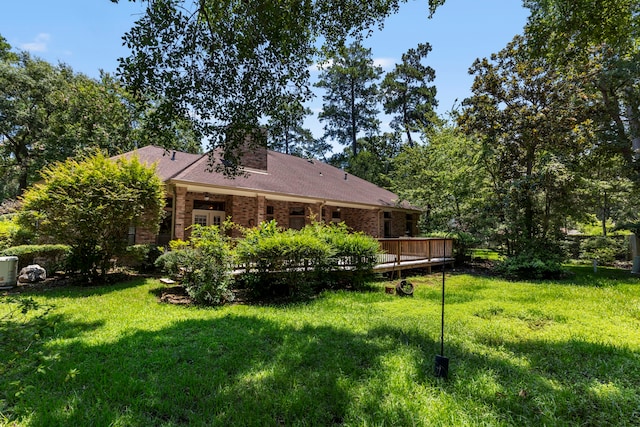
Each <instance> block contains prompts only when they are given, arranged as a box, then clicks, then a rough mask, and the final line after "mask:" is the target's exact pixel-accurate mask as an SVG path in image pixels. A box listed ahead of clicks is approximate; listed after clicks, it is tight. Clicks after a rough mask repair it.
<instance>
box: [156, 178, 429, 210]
mask: <svg viewBox="0 0 640 427" xmlns="http://www.w3.org/2000/svg"><path fill="white" fill-rule="evenodd" d="M166 183H167V184H168V183H171V184H173V185H175V186H176V187H186V189H187V191H189V192H192V193H210V194H221V195H231V196H244V197H257V196H264V197H265V198H267V199H270V200H278V201H283V202H300V201H303V202H305V203H322V204H324V205H330V206H339V207H343V208H354V209H368V210H376V209H380V210H399V211H410V212H419V211H420V210H419V209H411V208H404V207H401V206H395V205H370V204H365V203H353V202H348V201H343V200H333V199H318V198H315V197H309V196H294V195H291V194H285V193H276V192H269V191H264V190H254V189H249V188H247V189H238V188H235V187H223V186H217V185H216V186H207V185H200V184H195V183H193V182H189V181H180V180H174V179H172V180H168V181H166Z"/></svg>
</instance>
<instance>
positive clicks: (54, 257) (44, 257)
mask: <svg viewBox="0 0 640 427" xmlns="http://www.w3.org/2000/svg"><path fill="white" fill-rule="evenodd" d="M0 253H1V254H2V256H17V257H18V270H20V269H22V268H24V267H26V266H27V265H30V264H35V263H36V261H37V262H40V263H42V264H44V265H42V267H44V268H45V269H47V270H49V271H55V270H58V269H62V268H64V267H65V265H66V262H67V259H68V257H69V255H70V247H69V246H67V245H21V246H13V247H10V248H7V249H5V250H3V251H1V252H0ZM39 258H40V259H39Z"/></svg>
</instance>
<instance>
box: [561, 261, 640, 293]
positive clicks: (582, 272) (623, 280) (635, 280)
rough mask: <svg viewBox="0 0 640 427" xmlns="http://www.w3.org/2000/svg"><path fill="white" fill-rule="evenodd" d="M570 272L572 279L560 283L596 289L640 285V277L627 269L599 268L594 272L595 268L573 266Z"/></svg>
mask: <svg viewBox="0 0 640 427" xmlns="http://www.w3.org/2000/svg"><path fill="white" fill-rule="evenodd" d="M569 271H570V272H571V273H572V274H571V275H570V277H568V278H566V279H563V280H560V281H558V283H563V284H568V285H575V286H587V287H595V288H601V287H608V286H616V285H621V284H632V285H636V284H640V276H636V275H632V274H631V272H630V271H629V270H627V269H621V268H613V267H598V269H597V271H596V272H594V270H593V266H585V265H572V266H570V267H569Z"/></svg>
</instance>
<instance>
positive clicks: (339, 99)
mask: <svg viewBox="0 0 640 427" xmlns="http://www.w3.org/2000/svg"><path fill="white" fill-rule="evenodd" d="M327 61H328V62H330V65H329V66H328V67H327V68H326V69H324V70H323V71H322V73H321V74H320V77H319V80H318V82H317V83H316V86H317V87H320V88H324V89H326V93H325V94H324V96H323V97H322V99H323V101H324V104H323V106H322V111H321V112H320V114H319V115H318V119H319V120H320V121H321V122H325V126H324V129H325V136H324V137H325V138H330V139H333V140H335V141H337V142H338V143H340V144H342V145H350V146H351V153H352V154H353V155H357V154H358V151H359V150H358V136H359V135H360V134H362V133H364V134H365V136H367V137H370V136H372V135H375V134H376V133H377V132H378V130H379V127H380V121H379V120H378V118H377V115H378V110H377V108H376V104H377V95H378V87H377V85H376V82H377V80H378V79H379V78H380V76H381V74H382V68H381V67H377V66H375V65H374V64H373V59H372V58H371V49H367V48H364V47H363V46H362V45H361V44H360V42H358V41H356V42H353V43H352V44H351V45H349V46H348V47H346V46H343V47H342V48H340V49H339V50H338V52H337V54H335V55H330V56H329V57H328V58H327Z"/></svg>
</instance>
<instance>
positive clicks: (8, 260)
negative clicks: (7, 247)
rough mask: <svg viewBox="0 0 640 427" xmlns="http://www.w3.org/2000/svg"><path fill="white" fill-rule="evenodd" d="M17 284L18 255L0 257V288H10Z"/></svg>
mask: <svg viewBox="0 0 640 427" xmlns="http://www.w3.org/2000/svg"><path fill="white" fill-rule="evenodd" d="M17 284H18V257H17V256H3V257H0V289H11V288H13V287H14V286H16V285H17Z"/></svg>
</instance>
